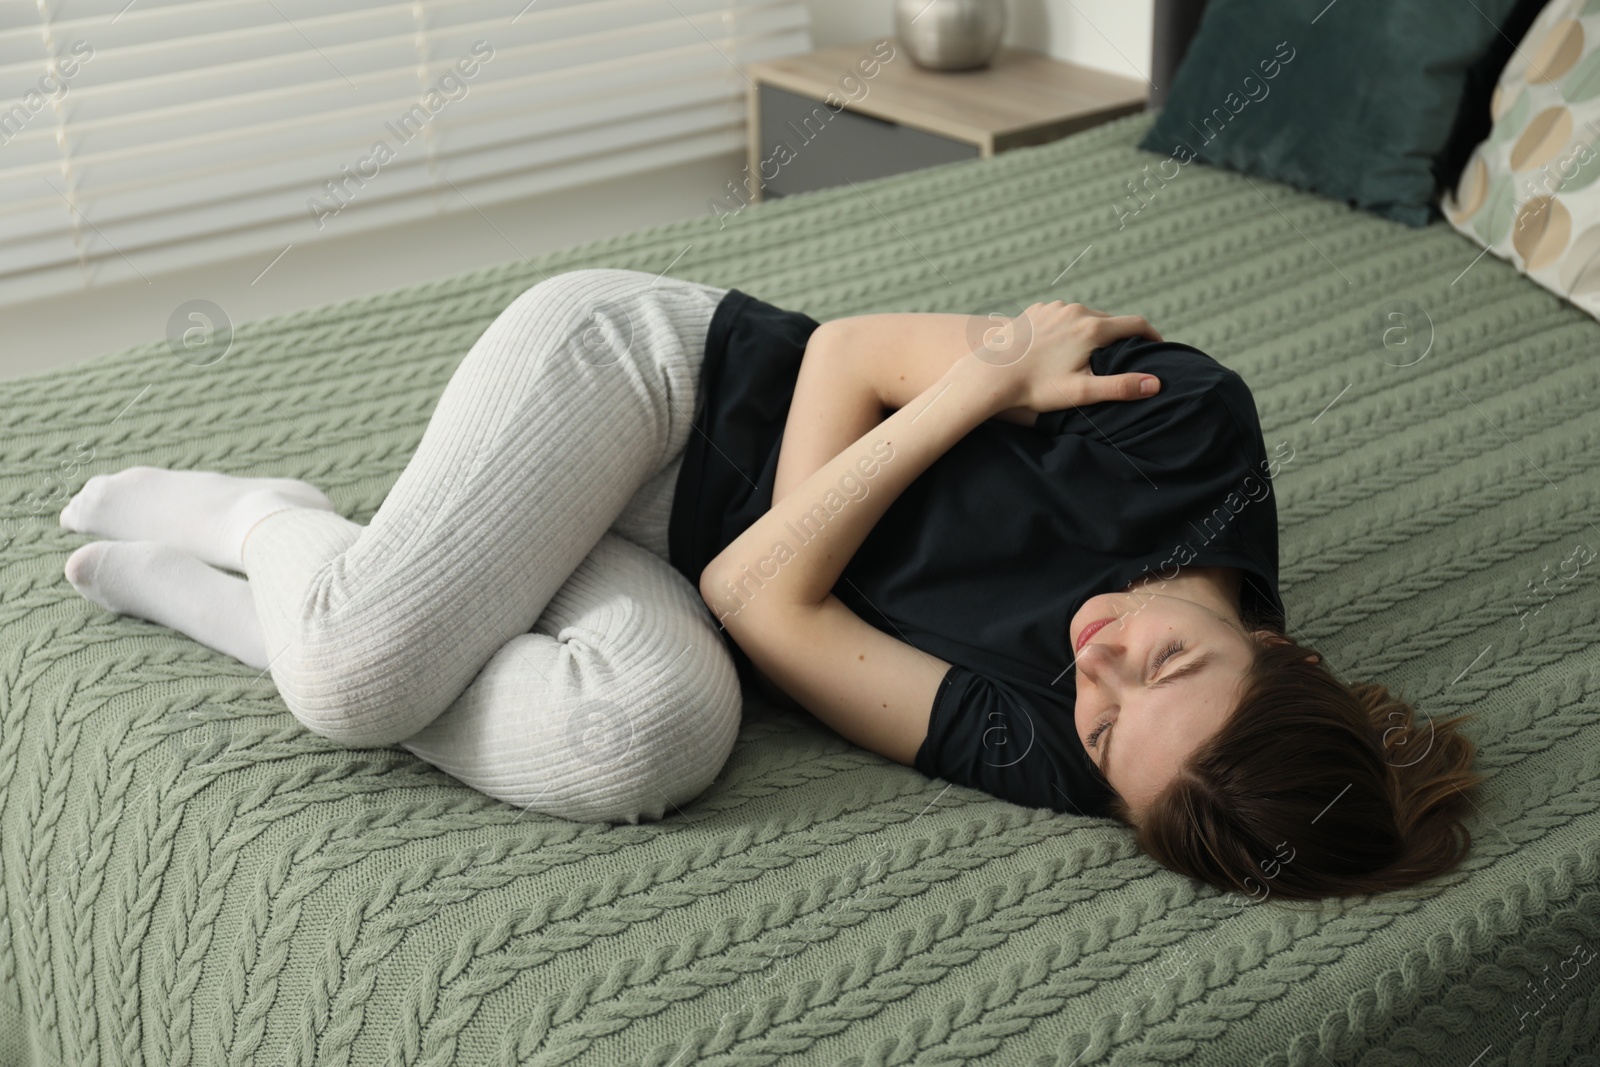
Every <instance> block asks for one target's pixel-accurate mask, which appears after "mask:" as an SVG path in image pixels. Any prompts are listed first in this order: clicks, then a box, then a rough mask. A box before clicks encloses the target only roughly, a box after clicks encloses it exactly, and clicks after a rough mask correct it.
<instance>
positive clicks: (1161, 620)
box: [1070, 589, 1255, 813]
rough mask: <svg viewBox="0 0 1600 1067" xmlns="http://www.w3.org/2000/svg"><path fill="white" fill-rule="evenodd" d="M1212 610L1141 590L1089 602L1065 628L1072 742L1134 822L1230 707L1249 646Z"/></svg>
mask: <svg viewBox="0 0 1600 1067" xmlns="http://www.w3.org/2000/svg"><path fill="white" fill-rule="evenodd" d="M1190 595H1192V596H1193V599H1190V598H1189V596H1190ZM1220 610H1226V606H1225V603H1224V602H1223V601H1221V600H1220V599H1217V598H1214V597H1212V596H1207V595H1204V594H1203V593H1201V592H1194V591H1191V592H1190V594H1189V595H1183V594H1172V593H1167V594H1163V593H1152V592H1150V591H1149V590H1148V589H1140V590H1139V591H1138V592H1137V593H1101V594H1099V595H1097V596H1093V597H1090V598H1089V599H1088V600H1087V601H1085V602H1084V604H1083V607H1082V608H1080V609H1079V610H1078V613H1077V614H1076V615H1074V616H1073V618H1072V622H1071V625H1070V632H1071V635H1072V642H1073V645H1074V647H1075V648H1076V649H1077V659H1076V661H1075V669H1076V671H1077V691H1078V695H1077V706H1076V709H1075V714H1074V719H1075V723H1076V727H1077V730H1078V736H1079V737H1080V738H1081V739H1082V740H1083V742H1084V745H1085V747H1086V748H1087V750H1088V752H1089V758H1090V759H1092V760H1093V761H1094V762H1095V764H1096V765H1097V766H1098V767H1099V768H1100V773H1101V774H1103V775H1104V776H1105V777H1106V780H1107V781H1108V782H1110V783H1111V787H1112V788H1113V789H1115V790H1116V791H1117V793H1118V794H1120V795H1121V796H1122V798H1123V799H1124V800H1125V801H1126V802H1127V803H1128V806H1129V807H1131V808H1132V809H1133V810H1134V812H1135V813H1140V812H1142V811H1143V810H1144V806H1145V805H1146V804H1147V803H1148V802H1149V801H1150V800H1152V799H1153V798H1154V797H1155V796H1156V794H1158V793H1159V792H1160V791H1161V789H1162V788H1163V787H1164V786H1165V785H1166V784H1167V782H1169V781H1171V780H1172V777H1173V775H1174V774H1175V773H1176V772H1177V769H1178V767H1179V765H1180V764H1182V763H1183V761H1184V760H1185V759H1186V758H1187V757H1188V756H1189V754H1190V753H1191V752H1193V751H1194V750H1195V748H1197V747H1198V746H1199V745H1201V744H1202V743H1203V742H1205V741H1206V740H1207V739H1209V738H1210V737H1211V736H1212V735H1214V734H1215V733H1216V732H1217V730H1219V729H1220V728H1221V727H1222V724H1223V723H1224V722H1225V721H1226V720H1227V718H1228V716H1229V715H1230V714H1231V713H1232V711H1233V709H1234V707H1235V706H1236V705H1237V703H1238V697H1239V691H1240V688H1241V686H1242V683H1243V681H1244V677H1245V673H1246V671H1248V670H1249V668H1250V665H1251V662H1252V660H1253V659H1254V655H1255V646H1254V644H1253V642H1252V640H1251V639H1250V638H1249V637H1248V636H1247V635H1246V633H1245V631H1244V629H1243V628H1242V627H1241V626H1240V624H1239V623H1238V621H1237V620H1236V619H1229V618H1228V617H1227V616H1225V615H1223V614H1221V613H1219V612H1220ZM1107 619H1109V620H1110V622H1109V623H1107V624H1106V625H1104V626H1101V627H1099V629H1096V630H1094V632H1092V633H1090V632H1088V631H1089V630H1090V629H1091V628H1093V627H1095V626H1096V624H1097V623H1099V622H1100V621H1101V620H1107ZM1085 637H1087V641H1085ZM1106 722H1109V723H1110V724H1111V725H1110V726H1108V727H1105V728H1101V724H1102V723H1106ZM1091 736H1092V737H1094V745H1093V746H1092V747H1091V746H1090V744H1089V742H1090V739H1091Z"/></svg>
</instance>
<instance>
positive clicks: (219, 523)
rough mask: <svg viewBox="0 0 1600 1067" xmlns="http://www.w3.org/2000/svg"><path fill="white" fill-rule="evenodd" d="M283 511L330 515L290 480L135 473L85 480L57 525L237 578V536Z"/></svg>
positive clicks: (311, 490)
mask: <svg viewBox="0 0 1600 1067" xmlns="http://www.w3.org/2000/svg"><path fill="white" fill-rule="evenodd" d="M285 508H317V509H320V510H323V511H333V510H334V507H333V502H332V501H330V500H329V499H328V498H327V497H326V496H324V495H323V493H322V491H321V490H319V489H317V488H316V487H315V486H313V485H311V484H309V483H307V482H303V481H301V480H299V479H298V478H242V477H238V476H236V475H232V474H221V473H218V472H216V471H189V470H168V469H166V468H164V467H142V466H141V467H128V468H126V469H124V470H120V471H118V472H117V473H115V474H96V475H95V476H94V477H92V478H90V479H89V480H88V481H87V482H86V483H84V486H83V488H82V489H80V490H79V491H78V494H77V495H76V496H74V497H73V498H72V499H71V500H69V501H67V506H66V507H64V508H62V509H61V525H62V526H63V527H65V528H66V529H68V530H75V531H77V532H79V533H88V534H98V535H100V536H101V537H109V538H111V539H113V540H116V541H159V542H161V543H162V544H165V545H170V546H172V547H173V548H176V549H178V550H180V551H182V552H186V553H188V554H189V555H191V556H193V557H195V558H196V559H198V560H200V561H201V562H202V563H208V564H210V565H212V566H214V567H228V568H230V569H232V570H236V571H242V570H243V569H244V563H243V559H242V557H241V550H242V548H243V545H244V537H245V534H247V533H248V532H249V531H250V529H251V528H252V527H253V526H255V524H256V523H257V522H259V521H260V520H261V519H263V518H265V517H266V516H268V515H270V514H272V513H273V512H276V511H282V510H283V509H285Z"/></svg>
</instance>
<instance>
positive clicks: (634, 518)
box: [61, 270, 1476, 898]
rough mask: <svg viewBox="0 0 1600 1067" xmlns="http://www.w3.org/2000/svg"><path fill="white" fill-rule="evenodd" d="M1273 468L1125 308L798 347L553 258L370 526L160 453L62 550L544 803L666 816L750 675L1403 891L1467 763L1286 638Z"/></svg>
mask: <svg viewBox="0 0 1600 1067" xmlns="http://www.w3.org/2000/svg"><path fill="white" fill-rule="evenodd" d="M780 446H781V447H780ZM1292 459H1293V448H1292V446H1291V445H1289V444H1288V443H1284V444H1280V445H1278V446H1276V447H1275V448H1274V454H1273V456H1271V457H1269V456H1268V455H1267V451H1266V448H1265V444H1264V442H1263V440H1262V435H1261V430H1260V426H1259V424H1258V422H1257V418H1256V411H1255V406H1254V401H1253V400H1252V398H1251V395H1250V392H1249V390H1248V389H1247V388H1246V386H1245V384H1244V382H1243V381H1242V379H1240V378H1239V376H1238V375H1237V374H1235V373H1234V372H1232V371H1229V370H1227V369H1225V368H1223V367H1222V366H1221V365H1219V364H1218V363H1216V362H1215V361H1214V360H1212V359H1211V358H1210V357H1208V356H1206V355H1205V354H1203V353H1201V352H1199V351H1197V350H1196V349H1193V348H1190V347H1188V346H1186V345H1182V344H1176V343H1172V342H1167V341H1164V340H1163V339H1162V338H1161V336H1160V335H1159V334H1158V333H1157V332H1156V331H1155V330H1154V329H1152V328H1151V327H1150V326H1149V324H1148V323H1146V322H1145V321H1144V320H1143V319H1141V318H1138V317H1137V316H1108V315H1105V314H1102V313H1100V312H1097V311H1091V310H1089V309H1086V308H1084V307H1082V306H1080V305H1077V304H1067V305H1064V304H1062V303H1061V302H1060V301H1054V302H1052V303H1048V304H1034V305H1033V306H1031V307H1029V308H1027V309H1026V311H1024V312H1023V313H1022V314H1021V315H1018V316H1016V317H1014V318H1010V319H993V320H991V319H986V318H983V317H978V316H966V315H955V314H885V315H863V316H858V317H853V318H844V319H838V320H835V321H832V322H828V323H826V324H819V323H817V322H816V321H815V320H813V319H811V318H809V317H808V316H806V315H803V314H800V313H797V312H791V311H785V310H782V309H779V308H777V307H774V306H772V305H770V304H767V303H764V302H762V301H760V300H757V299H755V298H753V297H751V296H750V295H748V294H746V293H743V292H740V291H739V290H737V289H722V288H719V287H715V286H709V285H703V284H699V283H694V282H688V281H682V280H677V279H672V278H657V277H654V276H652V275H649V274H645V273H640V272H636V271H631V270H577V271H570V272H567V273H564V274H561V275H558V276H556V277H553V278H550V279H548V280H546V281H543V282H540V283H539V284H537V285H534V286H533V287H531V288H530V289H528V290H527V291H526V292H524V293H523V294H522V295H520V296H519V297H518V298H517V299H516V300H515V301H513V302H512V303H511V305H510V306H509V307H508V308H506V309H505V311H504V312H502V313H501V314H500V316H499V317H498V318H497V319H496V320H495V321H494V322H493V323H492V324H491V325H490V326H489V328H488V329H487V330H486V331H485V332H484V334H483V335H482V336H481V337H480V338H479V339H478V341H477V342H476V343H475V344H474V345H473V347H472V349H471V351H470V352H469V353H468V354H467V356H466V357H465V358H464V360H463V361H462V362H461V364H460V365H459V366H458V367H457V368H456V370H455V372H454V374H453V376H452V377H451V380H450V382H449V384H448V385H447V387H446V388H445V390H444V392H443V394H442V396H441V397H440V400H439V403H438V405H437V408H436V409H435V411H434V413H433V416H432V418H431V419H430V421H429V423H428V426H427V429H426V431H425V432H424V434H423V436H422V440H421V442H420V443H419V445H418V447H417V450H416V453H415V455H414V456H413V457H412V459H411V461H410V463H409V464H408V465H407V466H406V468H405V470H404V471H402V472H401V474H400V476H399V478H398V479H397V481H396V482H395V484H394V486H393V488H392V489H391V490H390V492H389V494H388V496H387V497H386V499H385V500H384V502H383V505H382V506H381V507H380V508H379V509H378V511H377V513H376V514H375V515H374V516H373V517H372V521H371V523H370V524H368V525H366V526H362V525H358V524H357V523H354V522H352V521H350V520H348V519H346V518H344V517H342V516H340V515H338V514H337V513H336V512H335V510H334V507H333V505H332V503H331V502H330V501H329V500H328V498H327V497H326V496H324V495H323V494H322V493H321V492H320V491H318V490H317V489H315V488H314V487H312V486H311V485H309V484H307V483H305V482H302V481H298V480H294V479H279V478H243V477H234V476H231V475H225V474H220V473H215V472H207V471H172V470H164V469H160V468H154V467H131V468H128V469H126V470H123V471H121V472H119V473H116V474H112V475H97V476H95V477H93V478H91V479H89V481H88V483H87V484H86V485H85V486H84V487H83V489H82V490H81V491H80V492H79V493H78V495H77V496H75V497H74V498H73V499H72V500H71V501H70V502H69V503H68V504H67V506H66V508H65V509H64V510H63V511H62V513H61V523H62V525H63V526H65V527H67V528H68V529H72V530H77V531H82V532H85V533H93V534H98V535H101V536H104V537H107V538H112V539H113V540H110V541H96V542H93V543H90V544H87V545H84V546H83V547H81V548H79V549H78V550H77V551H76V552H74V553H73V554H72V555H71V557H70V558H69V559H68V560H67V563H66V573H67V577H68V579H69V580H70V581H71V582H72V584H73V585H74V587H76V588H77V589H78V590H79V591H80V592H81V593H83V595H84V596H86V597H88V598H90V599H91V600H93V601H95V602H96V603H98V604H100V605H101V606H103V607H106V608H109V609H110V610H113V611H119V612H123V613H126V614H131V615H135V616H138V617H141V618H145V619H150V620H153V621H156V622H159V623H163V624H165V625H167V626H170V627H173V628H175V629H178V630H180V631H182V632H184V633H186V634H189V635H190V636H192V637H194V638H195V639H196V640H199V641H201V642H203V643H205V644H208V645H210V646H211V647H214V648H217V649H219V650H222V651H225V652H227V653H229V654H230V655H233V656H234V657H236V658H238V659H240V660H242V661H244V662H246V663H249V664H252V665H254V666H259V667H262V668H263V669H264V670H266V669H270V671H271V673H272V677H273V680H274V682H275V683H276V685H277V687H278V690H279V692H280V693H281V694H282V696H283V699H284V701H285V703H286V704H287V705H288V707H289V709H290V711H291V712H292V713H293V714H294V715H295V717H296V718H297V719H298V720H299V721H300V722H301V723H303V724H304V725H305V726H306V727H307V728H308V729H309V730H311V731H313V732H315V733H317V734H319V735H322V736H324V737H328V738H331V739H333V740H335V741H338V742H341V743H344V744H348V745H358V746H384V745H394V744H398V745H400V746H402V747H404V748H405V749H407V750H408V751H410V752H412V753H413V754H415V755H417V756H419V757H420V758H422V759H425V760H427V761H429V762H430V763H432V764H434V765H436V766H438V767H440V768H442V769H443V770H445V771H446V772H448V773H449V774H451V775H453V776H455V777H456V778H458V779H460V780H462V781H463V782H466V783H467V784H469V785H471V786H473V787H475V788H477V789H480V790H482V791H484V792H485V793H488V794H490V795H492V796H495V797H498V798H501V799H503V800H506V801H508V802H510V803H513V804H517V805H520V806H525V807H528V808H531V809H533V810H536V811H541V812H546V813H549V814H553V815H557V816H561V817H564V818H570V819H579V820H604V821H626V822H637V821H638V820H640V819H656V818H661V817H663V816H664V815H665V814H666V812H667V810H668V809H669V808H670V809H673V810H674V811H676V810H677V809H678V808H679V806H680V805H682V804H685V803H687V802H688V801H690V800H691V799H692V798H694V797H695V796H697V795H698V794H700V793H701V792H702V791H703V790H704V789H705V788H706V787H707V786H708V785H709V784H710V783H711V782H712V780H713V779H714V778H715V777H716V775H717V774H718V772H719V771H720V770H721V768H722V766H723V764H724V762H725V761H726V760H727V757H728V755H729V753H730V752H731V749H732V746H733V743H734V739H735V735H736V733H737V730H738V725H739V717H740V710H741V706H742V704H741V691H740V685H739V681H740V678H741V676H742V677H743V678H744V679H745V680H747V681H749V682H750V683H751V684H752V685H756V686H760V687H761V688H762V689H763V690H764V691H765V692H767V694H768V695H769V696H771V697H773V698H774V699H778V700H781V701H783V702H785V703H789V704H792V705H797V706H798V707H800V708H804V709H805V710H807V711H809V712H810V713H811V714H813V715H815V716H816V717H817V718H819V719H821V720H822V721H823V722H825V723H826V724H828V726H830V727H832V728H833V729H834V730H835V731H837V732H838V733H839V734H841V735H843V736H844V737H845V738H847V739H849V740H850V741H852V742H854V743H856V744H858V745H861V746H863V747H865V748H868V749H871V750H872V751H874V752H877V753H881V754H882V755H884V756H887V757H888V758H890V759H893V760H895V761H898V762H900V763H903V764H909V765H912V766H914V767H915V768H916V769H917V770H919V771H921V772H923V773H924V774H927V775H929V776H936V777H942V778H944V779H946V780H948V781H950V782H954V783H957V784H961V785H967V786H972V787H975V788H978V789H981V790H984V791H987V792H989V793H992V794H993V795H995V796H998V797H1002V798H1005V799H1008V800H1012V801H1015V802H1017V803H1020V804H1024V805H1029V806H1034V807H1049V808H1054V809H1056V810H1059V811H1063V812H1077V813H1082V814H1087V815H1110V816H1112V817H1115V818H1117V819H1119V820H1121V821H1123V822H1125V823H1127V824H1129V825H1130V826H1132V827H1134V829H1135V831H1136V833H1137V837H1138V841H1139V844H1140V845H1141V846H1142V847H1143V848H1144V849H1145V850H1146V851H1147V852H1149V853H1150V854H1151V855H1152V856H1153V857H1154V858H1155V859H1156V860H1158V861H1159V862H1160V863H1162V864H1164V865H1166V866H1168V867H1170V868H1173V869H1175V870H1178V871H1181V872H1184V873H1187V874H1190V875H1192V876H1194V877H1197V878H1200V879H1203V880H1204V881H1207V882H1209V883H1211V884H1213V885H1216V886H1219V887H1223V888H1231V889H1237V890H1241V891H1243V892H1246V893H1251V894H1255V895H1259V894H1262V893H1265V892H1273V893H1276V894H1277V895H1279V896H1282V897H1290V898H1307V897H1318V896H1324V895H1332V894H1344V893H1354V892H1373V891H1380V890H1385V889H1391V888H1397V887H1401V886H1405V885H1408V884H1411V883H1414V882H1417V881H1419V880H1422V879H1425V878H1428V877H1431V876H1433V875H1436V874H1439V873H1441V872H1444V871H1447V870H1449V869H1450V868H1452V867H1453V866H1454V865H1455V864H1456V863H1457V862H1459V860H1460V859H1461V857H1462V856H1463V855H1464V853H1465V850H1466V848H1467V845H1468V843H1469V841H1468V838H1467V836H1466V832H1465V829H1464V828H1463V827H1461V826H1460V825H1459V823H1460V820H1461V818H1462V816H1463V814H1464V812H1463V808H1465V807H1466V806H1467V805H1468V804H1469V803H1470V802H1469V801H1468V800H1467V797H1466V795H1465V791H1466V790H1467V789H1469V788H1471V787H1472V786H1473V785H1474V784H1475V781H1476V778H1475V776H1474V775H1472V773H1471V772H1470V771H1469V769H1468V768H1469V765H1470V763H1471V761H1472V754H1473V747H1472V745H1471V743H1470V742H1469V741H1468V740H1467V739H1466V738H1465V737H1463V736H1461V735H1460V734H1459V733H1457V732H1456V730H1455V729H1454V727H1455V725H1456V723H1457V721H1458V720H1456V719H1452V720H1450V721H1448V722H1438V723H1431V724H1417V723H1414V722H1413V710H1412V708H1411V707H1410V706H1409V705H1408V704H1406V703H1404V702H1402V701H1400V700H1398V699H1396V698H1395V697H1393V696H1391V695H1390V694H1389V693H1388V692H1387V691H1386V690H1385V689H1384V688H1383V687H1382V686H1379V685H1359V684H1358V685H1347V684H1345V683H1344V682H1342V681H1341V680H1340V679H1339V678H1337V677H1336V676H1335V675H1334V674H1332V673H1331V672H1330V670H1329V668H1328V667H1327V665H1326V664H1324V663H1322V662H1321V659H1320V657H1319V656H1318V655H1317V654H1316V653H1315V652H1313V651H1312V650H1311V649H1309V648H1306V647H1304V646H1302V645H1300V644H1297V643H1296V642H1294V641H1293V640H1291V639H1290V638H1289V637H1288V636H1286V631H1287V620H1286V619H1285V616H1284V610H1283V605H1282V602H1281V601H1280V600H1279V597H1278V591H1277V555H1278V551H1277V515H1276V507H1275V501H1274V497H1273V495H1272V493H1271V481H1270V478H1271V476H1272V474H1273V473H1275V472H1276V471H1277V469H1278V468H1280V467H1281V466H1282V465H1283V464H1284V463H1287V462H1292ZM217 568H228V569H231V570H234V571H239V572H242V573H243V574H245V575H246V576H247V577H248V581H246V580H244V579H241V578H238V577H234V576H233V575H230V574H227V573H224V571H223V570H220V569H217ZM696 585H698V593H697V592H696ZM708 607H709V611H708ZM1269 878H1270V883H1269V881H1268V879H1269ZM1269 886H1270V888H1268V887H1269Z"/></svg>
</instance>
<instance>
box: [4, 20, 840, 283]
mask: <svg viewBox="0 0 1600 1067" xmlns="http://www.w3.org/2000/svg"><path fill="white" fill-rule="evenodd" d="M810 47H811V35H810V21H809V14H808V11H807V7H806V4H805V2H804V0H764V2H763V0H531V2H530V0H411V2H401V3H395V2H388V3H382V2H378V0H131V2H130V0H54V2H52V0H0V302H10V301H14V300H21V299H28V298H32V297H37V296H44V295H48V294H51V293H58V292H64V291H68V290H72V289H80V288H85V287H89V286H94V285H102V284H110V283H114V282H122V281H127V280H132V279H137V278H138V277H139V276H140V275H145V276H149V275H152V274H155V273H159V272H162V271H168V270H173V269H177V268H181V267H188V266H193V265H196V264H201V263H206V262H210V261H215V260H219V259H224V258H229V257H233V256H239V255H243V254H246V253H253V252H260V253H262V255H263V259H262V266H263V267H265V266H266V265H267V264H268V263H269V262H270V261H271V260H272V258H273V257H274V256H276V255H278V254H280V253H281V252H282V251H283V250H284V249H285V248H289V247H290V246H292V245H294V244H297V243H301V242H308V241H314V240H318V239H320V238H323V237H329V236H336V235H342V234H348V233H353V232H356V231H358V230H361V229H365V228H368V227H372V226H379V225H390V224H395V223H401V222H405V221H407V220H409V219H415V218H420V217H423V216H426V215H432V214H438V213H444V212H452V211H471V210H472V208H473V206H477V207H480V208H481V207H482V206H484V205H485V204H492V203H496V202H500V201H504V200H509V199H514V198H517V197H521V196H527V195H530V194H533V193H538V192H543V191H546V190H550V189H556V188H562V187H569V186H575V185H580V184H584V183H588V182H593V181H597V180H600V179H604V178H610V177H615V176H618V175H622V174H626V173H630V172H637V171H643V170H647V169H651V168H655V167H661V166H666V165H670V164H673V163H679V162H684V161H687V160H691V159H696V158H701V157H705V156H709V155H713V154H717V153H724V152H732V151H736V150H737V149H739V148H740V147H742V146H743V144H744V128H745V96H746V92H747V83H746V82H745V79H744V77H743V76H742V75H741V74H740V73H739V71H738V70H737V69H735V64H737V65H740V66H742V65H743V64H745V63H748V62H751V61H754V60H759V59H766V58H770V57H773V56H780V55H789V54H794V53H797V52H804V51H807V50H809V49H810Z"/></svg>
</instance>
